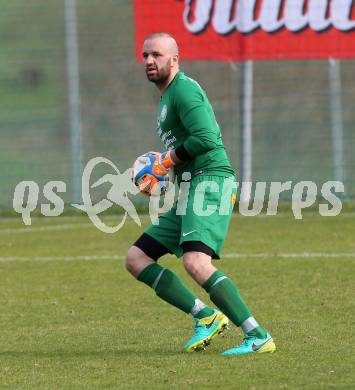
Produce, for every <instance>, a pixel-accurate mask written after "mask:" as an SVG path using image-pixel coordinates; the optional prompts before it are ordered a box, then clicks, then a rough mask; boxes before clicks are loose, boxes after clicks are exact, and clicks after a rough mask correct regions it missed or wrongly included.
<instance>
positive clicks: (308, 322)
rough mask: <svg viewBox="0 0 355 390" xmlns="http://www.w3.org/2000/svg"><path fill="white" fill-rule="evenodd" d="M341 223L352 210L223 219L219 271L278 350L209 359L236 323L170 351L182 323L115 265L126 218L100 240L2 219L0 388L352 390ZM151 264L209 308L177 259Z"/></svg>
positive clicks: (349, 247)
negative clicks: (204, 342) (226, 227)
mask: <svg viewBox="0 0 355 390" xmlns="http://www.w3.org/2000/svg"><path fill="white" fill-rule="evenodd" d="M115 218H117V219H119V218H120V216H117V217H107V221H108V222H110V223H115V222H117V221H115ZM354 222H355V216H354V214H352V213H347V214H346V213H344V214H341V215H340V216H338V217H335V218H324V217H320V216H319V215H318V214H316V213H315V212H311V213H306V214H305V217H304V219H303V220H302V221H296V220H294V219H293V217H292V214H290V213H283V214H280V215H278V216H276V217H265V216H260V217H253V218H247V217H239V216H234V218H233V221H232V225H231V229H230V234H229V236H228V240H227V242H226V245H225V250H224V253H225V255H226V259H225V260H222V261H220V262H219V263H218V266H219V267H220V269H221V270H223V271H224V272H226V273H228V274H229V276H230V277H231V278H233V279H234V280H235V281H236V282H237V284H238V286H239V288H240V289H241V291H242V292H243V294H244V297H245V298H246V300H247V301H248V302H249V305H250V306H251V308H252V310H253V311H254V313H255V315H256V317H257V318H258V320H259V321H260V322H261V323H262V324H264V325H265V326H266V327H267V329H268V330H269V331H270V332H271V333H272V335H273V337H274V338H275V341H276V343H277V347H278V350H277V352H276V353H275V354H273V355H262V354H261V355H253V356H248V357H239V358H238V357H222V356H220V352H221V351H223V350H224V349H226V348H228V347H230V346H233V344H235V343H237V342H238V341H240V340H241V335H240V332H239V331H238V329H237V328H235V327H231V329H230V330H229V331H228V332H227V333H226V335H225V337H224V338H222V337H219V338H218V339H217V340H215V342H214V343H213V344H212V345H211V346H210V347H209V349H208V350H207V351H206V352H203V353H194V354H185V353H184V352H182V346H183V344H184V342H185V341H186V340H187V339H188V338H189V337H190V336H191V334H192V326H193V323H192V319H191V318H190V317H189V316H186V315H185V314H184V313H182V312H179V311H177V310H176V309H174V308H172V307H170V306H169V305H167V304H165V303H163V302H162V301H160V300H159V299H158V298H157V297H156V296H155V295H154V293H153V291H151V290H149V289H148V288H147V287H146V286H145V285H143V284H140V283H138V282H136V281H134V279H133V278H131V276H130V275H129V274H128V273H127V272H126V271H125V269H124V262H123V257H124V255H125V252H126V250H127V248H128V246H129V245H130V243H131V242H132V241H133V240H134V239H135V237H136V236H137V235H138V234H139V232H140V229H139V228H138V227H137V226H135V225H134V224H133V223H131V222H128V223H126V225H125V227H124V228H123V229H122V230H121V231H119V232H118V233H117V234H116V235H107V234H104V233H101V232H100V231H98V230H97V229H96V228H94V227H93V226H92V225H91V223H90V221H89V220H88V219H87V218H86V217H62V218H52V219H48V218H38V219H35V220H34V221H33V225H32V226H31V227H29V228H25V227H24V226H23V225H22V223H21V221H20V219H19V218H7V219H5V218H2V219H1V220H0V248H1V253H0V274H1V290H0V291H1V294H0V300H1V303H0V308H1V317H0V318H1V322H0V329H1V332H0V388H16V389H17V388H23V389H25V388H26V389H79V388H86V389H89V388H90V389H91V388H92V389H94V388H95V389H101V388H116V389H118V388H119V389H121V388H122V389H126V388H132V389H133V388H134V389H160V388H197V389H205V388H220V389H222V388H223V389H297V388H307V389H322V388H335V389H339V388H344V389H345V388H354V386H355V381H354V371H353V367H354V363H355V362H354V354H353V352H354V351H353V342H354V338H353V328H352V326H353V325H354V317H353V311H354V296H353V293H354V290H353V287H354V285H353V282H354V276H355V268H354V262H355V240H354V237H355V223H354ZM145 223H148V218H147V217H146V218H145ZM162 264H164V265H165V266H168V267H171V268H172V269H173V270H174V271H176V272H177V273H178V274H179V275H181V276H182V278H183V279H184V280H185V281H186V283H187V284H188V285H189V286H191V287H192V288H193V289H194V290H195V291H196V292H198V293H199V296H200V297H201V298H202V299H203V300H205V301H208V296H207V295H206V294H205V293H204V292H202V290H200V289H199V288H198V287H197V286H196V285H194V284H193V282H192V281H191V280H190V279H189V278H188V277H187V275H186V274H185V272H184V270H183V267H182V263H181V261H180V260H176V259H174V258H172V257H166V258H164V259H163V260H162Z"/></svg>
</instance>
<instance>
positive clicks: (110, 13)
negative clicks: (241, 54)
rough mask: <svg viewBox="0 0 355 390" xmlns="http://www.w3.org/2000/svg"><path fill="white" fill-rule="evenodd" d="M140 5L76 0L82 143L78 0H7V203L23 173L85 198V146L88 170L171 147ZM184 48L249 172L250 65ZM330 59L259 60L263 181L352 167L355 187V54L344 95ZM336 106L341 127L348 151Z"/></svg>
mask: <svg viewBox="0 0 355 390" xmlns="http://www.w3.org/2000/svg"><path fill="white" fill-rule="evenodd" d="M132 3H133V2H131V1H128V0H116V1H98V0H77V1H76V27H77V46H78V70H79V84H78V85H79V87H80V88H79V90H78V92H79V95H78V96H79V97H80V103H81V105H80V116H81V133H82V138H81V142H80V144H79V145H81V151H80V152H79V151H78V149H77V148H73V137H72V135H71V128H70V120H69V117H70V110H69V97H68V96H69V91H70V88H69V86H68V83H69V81H68V67H67V65H68V63H67V59H68V29H67V26H68V25H67V24H66V14H65V4H67V2H65V1H64V0H63V1H58V0H45V1H44V0H31V1H24V0H12V1H6V0H0V9H1V12H0V36H1V45H0V54H1V55H0V129H1V130H0V137H1V142H0V164H1V171H0V207H1V208H5V209H9V208H11V207H12V206H11V205H12V196H13V193H14V188H15V186H16V184H17V183H18V182H19V181H22V180H34V181H36V182H38V183H39V184H40V185H43V184H44V183H45V182H47V181H49V180H63V181H65V182H66V183H67V192H66V194H64V195H63V198H64V199H65V201H66V202H72V201H74V189H75V186H74V183H75V180H76V179H77V178H75V177H73V176H74V175H77V173H75V172H77V171H76V170H75V169H74V168H73V167H75V166H78V165H77V162H78V159H79V153H81V155H82V164H81V167H82V166H83V165H84V164H85V163H86V162H87V161H88V160H89V159H90V158H92V157H95V156H104V157H107V158H109V159H111V160H112V161H113V162H114V163H115V164H117V166H118V167H119V169H120V170H124V169H126V168H128V167H129V166H130V165H131V164H132V162H133V161H134V159H135V158H136V157H137V156H138V155H140V154H142V153H144V152H146V151H148V150H154V149H157V150H160V149H161V148H162V146H161V145H160V141H159V139H158V137H157V136H156V132H155V115H156V108H157V102H158V93H157V90H156V89H155V88H154V87H153V85H151V84H150V83H148V82H147V81H146V77H145V75H144V72H143V69H142V66H141V64H138V63H137V62H136V59H135V49H134V23H133V4H132ZM183 54H184V53H181V57H182V63H181V67H182V69H183V70H184V71H185V73H187V74H188V75H189V76H191V77H193V78H195V79H197V80H198V82H199V83H200V84H201V85H202V86H203V87H204V89H205V90H206V91H207V93H208V95H209V97H210V100H211V102H212V104H213V106H214V109H215V112H216V116H217V119H218V121H219V124H220V126H221V129H222V133H223V137H224V142H225V145H226V147H227V149H228V151H229V154H230V157H231V160H232V163H233V165H234V167H235V168H236V170H237V172H238V170H239V168H240V149H241V119H240V118H241V117H242V114H243V113H242V112H241V108H240V107H241V106H242V105H241V99H243V96H242V94H241V65H240V64H239V63H234V62H233V63H227V62H207V61H194V62H184V61H183ZM331 66H332V65H331V62H330V61H325V60H323V61H259V62H254V63H253V88H252V93H253V106H252V128H253V135H252V140H253V149H252V179H253V180H255V181H258V180H261V181H267V182H269V181H274V180H276V181H287V180H293V181H300V180H313V181H315V182H316V183H322V182H325V181H327V180H334V179H337V177H336V172H341V175H342V176H343V177H342V179H343V180H344V184H345V196H346V197H348V198H353V197H354V196H355V173H354V172H355V153H354V152H355V132H354V129H353V123H354V122H355V110H354V108H353V106H354V103H353V102H354V100H355V78H354V77H353V76H354V66H355V61H354V60H341V61H338V62H337V66H338V68H337V69H338V72H339V74H338V76H339V80H338V81H340V83H338V89H337V90H336V91H335V92H334V91H332V87H331V72H330V69H331V68H330V67H331ZM334 94H335V95H336V98H337V102H338V104H337V105H334V102H332V100H333V99H334ZM334 110H338V111H339V112H338V115H336V121H338V122H339V121H341V123H337V124H335V125H339V126H340V128H341V133H340V134H342V135H341V138H342V139H341V142H340V145H341V150H340V157H339V155H338V158H337V159H336V158H334V143H335V142H336V140H334V132H333V131H332V128H333V127H334ZM332 113H333V114H332ZM338 144H339V143H338ZM338 154H339V150H338ZM339 164H340V167H339V166H338V167H337V166H336V165H339Z"/></svg>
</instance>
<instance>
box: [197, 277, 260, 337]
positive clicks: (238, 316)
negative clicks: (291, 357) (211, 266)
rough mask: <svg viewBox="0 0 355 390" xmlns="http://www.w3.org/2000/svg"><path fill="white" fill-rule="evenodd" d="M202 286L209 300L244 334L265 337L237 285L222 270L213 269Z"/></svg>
mask: <svg viewBox="0 0 355 390" xmlns="http://www.w3.org/2000/svg"><path fill="white" fill-rule="evenodd" d="M202 287H203V288H204V289H205V290H206V291H207V292H208V293H209V295H210V298H211V301H212V302H213V303H215V305H216V306H217V307H218V308H219V309H221V310H222V312H223V313H224V314H225V315H226V316H227V317H228V318H229V319H230V320H231V321H232V322H233V323H234V324H235V325H237V326H241V327H242V329H243V331H244V333H245V334H247V335H250V336H256V337H260V338H265V337H266V332H265V331H264V329H262V328H261V327H260V326H259V324H258V323H257V322H256V321H255V319H254V317H253V315H252V314H251V312H250V310H249V308H248V306H247V304H246V303H245V302H244V300H243V298H242V297H241V295H240V293H239V291H238V289H237V287H236V286H235V284H234V283H233V282H232V281H231V280H230V279H229V278H227V276H225V275H224V273H223V272H221V271H218V270H217V271H215V272H214V273H213V274H212V276H210V278H209V279H208V280H207V281H206V282H205V283H204V285H203V286H202Z"/></svg>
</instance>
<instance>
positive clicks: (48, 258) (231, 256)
mask: <svg viewBox="0 0 355 390" xmlns="http://www.w3.org/2000/svg"><path fill="white" fill-rule="evenodd" d="M341 257H347V258H349V257H355V252H345V253H320V252H302V253H225V254H223V255H222V258H226V259H238V258H286V259H295V258H303V259H304V258H307V259H313V258H324V259H334V258H341ZM123 259H125V256H123V255H112V256H110V255H102V256H2V257H0V262H3V263H4V262H10V261H44V262H46V261H80V260H87V261H90V260H123Z"/></svg>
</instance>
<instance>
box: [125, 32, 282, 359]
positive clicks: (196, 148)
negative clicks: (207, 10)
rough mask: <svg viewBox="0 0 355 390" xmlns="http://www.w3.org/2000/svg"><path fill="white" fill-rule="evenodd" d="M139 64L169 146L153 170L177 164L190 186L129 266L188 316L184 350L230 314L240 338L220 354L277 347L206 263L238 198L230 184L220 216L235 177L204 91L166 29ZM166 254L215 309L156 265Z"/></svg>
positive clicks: (133, 252) (138, 245)
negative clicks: (154, 91)
mask: <svg viewBox="0 0 355 390" xmlns="http://www.w3.org/2000/svg"><path fill="white" fill-rule="evenodd" d="M143 63H144V66H145V72H146V75H147V78H148V80H149V81H151V82H153V83H154V84H155V85H156V86H157V88H158V90H159V92H160V95H161V98H160V104H159V109H158V115H157V132H158V135H159V136H160V138H161V140H162V142H163V143H164V145H165V147H166V149H167V151H166V152H164V153H161V154H160V153H159V154H156V155H155V160H154V165H153V168H152V172H151V174H152V175H154V176H155V177H156V178H158V179H159V178H160V176H162V175H164V174H166V173H167V172H168V171H169V169H172V168H174V169H175V173H176V177H177V180H178V183H179V184H181V181H182V180H186V179H187V180H189V185H190V189H189V193H188V196H187V200H186V211H185V213H180V212H177V208H176V206H175V207H173V208H172V209H171V210H170V211H169V212H167V213H166V214H163V215H161V216H160V217H159V224H158V225H151V226H150V227H148V228H147V230H146V231H145V232H144V233H143V234H142V235H141V236H140V237H139V238H138V240H137V241H136V242H135V243H134V244H133V245H132V247H131V248H130V249H129V250H128V255H127V262H126V267H127V270H128V271H129V272H130V273H131V274H132V275H133V276H134V277H135V278H136V279H138V280H139V281H141V282H143V283H145V284H147V285H148V286H149V287H151V288H152V289H153V290H155V292H156V294H157V295H158V296H159V297H160V298H161V299H163V300H164V301H166V302H168V303H170V304H171V305H173V306H175V307H177V308H178V309H180V310H182V311H184V312H185V313H188V314H191V315H192V316H193V318H194V321H195V332H194V335H193V337H192V338H191V339H190V340H189V341H188V342H187V343H186V345H185V346H184V349H185V350H186V351H188V352H192V351H198V350H201V349H205V347H206V346H207V345H208V344H209V343H210V342H211V340H212V338H214V337H215V336H216V335H217V334H218V333H221V332H222V331H223V330H224V328H225V327H226V326H227V324H228V319H230V320H231V321H232V322H233V323H234V324H235V325H237V326H239V327H241V328H242V330H243V332H244V341H243V342H242V343H241V344H239V345H237V346H235V347H233V348H231V349H228V350H227V351H224V352H223V354H224V355H244V354H248V353H261V352H273V351H274V350H275V348H276V347H275V344H274V341H273V339H272V337H271V336H270V334H269V333H267V332H266V331H265V330H264V329H263V328H262V327H261V326H260V325H259V324H258V322H257V321H256V320H255V318H254V316H253V314H252V313H251V312H250V309H249V308H248V306H247V305H246V303H245V302H244V300H243V298H242V297H241V295H240V293H239V291H238V289H237V287H236V285H235V284H234V283H233V282H232V280H231V279H229V278H228V276H227V275H225V274H224V273H223V272H221V271H219V270H218V269H216V267H215V266H214V265H213V264H212V262H211V260H212V259H213V258H214V259H219V256H220V253H221V250H222V246H223V243H224V239H225V236H226V234H227V230H228V225H229V222H230V218H231V213H232V208H233V205H232V204H234V201H235V197H236V195H235V189H234V190H233V192H232V193H231V199H230V201H229V206H230V207H229V210H228V212H227V213H219V212H218V210H219V208H220V207H221V199H222V197H223V193H222V188H223V183H224V182H225V180H226V179H228V178H229V180H230V181H233V182H235V178H234V173H233V169H232V167H231V164H230V162H229V159H228V157H227V154H226V151H225V148H224V145H223V142H222V138H221V132H220V129H219V126H218V124H217V122H216V119H215V115H214V112H213V109H212V107H211V105H210V103H209V101H208V98H207V95H206V93H205V92H204V91H203V90H202V89H201V87H200V86H199V85H198V84H197V83H196V82H195V81H194V80H192V79H191V78H189V77H187V76H186V75H185V74H184V73H183V72H181V71H179V52H178V46H177V44H176V41H175V39H174V38H173V37H172V36H171V35H170V34H168V33H154V34H151V35H149V36H148V37H147V38H146V40H145V42H144V45H143ZM203 183H207V185H204V184H203ZM201 188H203V191H202V190H201ZM234 188H236V186H234ZM194 201H195V203H196V201H198V202H199V201H201V202H202V203H203V208H204V209H206V207H210V206H213V207H214V208H215V211H214V212H213V213H212V214H211V213H209V214H211V215H208V216H204V215H199V214H201V213H198V212H196V210H197V209H198V207H196V204H195V205H194ZM181 214H183V215H181ZM223 214H225V215H223ZM166 253H173V254H175V255H176V256H177V257H181V256H182V257H183V262H184V266H185V269H186V271H187V273H188V274H189V275H190V276H191V277H192V278H193V279H194V280H195V281H196V282H197V283H198V284H199V285H200V286H202V287H203V288H204V289H205V290H206V291H207V293H208V294H209V296H210V298H211V301H212V302H213V303H214V304H215V305H216V306H217V308H218V309H215V308H212V307H209V306H207V305H206V304H204V303H203V302H202V301H201V300H200V299H198V298H197V297H196V296H195V294H194V293H193V292H192V291H191V290H190V289H188V288H187V287H186V286H185V285H184V283H183V282H182V281H181V279H180V278H179V277H178V276H177V275H176V274H175V273H173V272H172V271H170V270H169V269H167V268H163V267H162V266H160V265H159V264H158V263H157V260H158V259H159V258H160V257H161V256H163V255H165V254H166Z"/></svg>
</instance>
